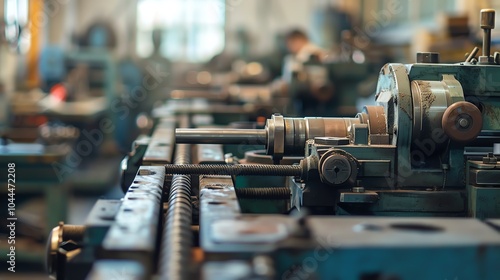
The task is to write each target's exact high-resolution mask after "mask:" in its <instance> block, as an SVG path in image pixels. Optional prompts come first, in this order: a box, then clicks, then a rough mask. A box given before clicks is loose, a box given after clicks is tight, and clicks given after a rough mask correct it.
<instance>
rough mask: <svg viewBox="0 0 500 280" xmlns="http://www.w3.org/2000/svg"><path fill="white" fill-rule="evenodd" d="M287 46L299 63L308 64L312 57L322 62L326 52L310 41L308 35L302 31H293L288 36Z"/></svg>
mask: <svg viewBox="0 0 500 280" xmlns="http://www.w3.org/2000/svg"><path fill="white" fill-rule="evenodd" d="M286 46H287V48H288V51H290V54H291V55H292V56H293V58H294V59H295V60H296V61H298V62H302V63H304V62H306V61H308V60H309V59H310V57H311V55H315V56H318V58H319V59H320V60H321V59H322V58H323V57H324V56H325V54H326V52H325V51H324V50H323V49H321V48H320V47H318V46H316V45H314V44H313V43H311V42H310V41H309V38H308V37H307V35H306V33H305V32H304V31H302V30H300V29H293V30H291V31H290V32H288V34H287V35H286Z"/></svg>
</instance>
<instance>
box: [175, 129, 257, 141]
mask: <svg viewBox="0 0 500 280" xmlns="http://www.w3.org/2000/svg"><path fill="white" fill-rule="evenodd" d="M266 137H267V135H266V130H265V129H227V128H203V129H200V128H197V129H189V128H177V129H176V130H175V141H176V143H186V144H242V143H247V144H262V145H264V144H265V143H266Z"/></svg>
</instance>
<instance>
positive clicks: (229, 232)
mask: <svg viewBox="0 0 500 280" xmlns="http://www.w3.org/2000/svg"><path fill="white" fill-rule="evenodd" d="M289 221H290V218H288V217H286V216H280V215H265V216H256V215H243V214H242V213H241V210H240V206H239V204H238V200H237V198H236V193H235V191H234V187H233V182H232V179H231V177H230V176H222V175H221V176H206V175H203V176H200V242H201V247H202V248H203V250H204V251H205V253H206V254H207V257H208V258H209V255H210V254H211V253H221V252H255V251H261V252H262V251H269V250H271V249H272V248H274V244H275V243H276V241H278V240H281V239H283V238H284V237H286V235H287V232H288V230H287V228H288V226H287V224H288V222H289Z"/></svg>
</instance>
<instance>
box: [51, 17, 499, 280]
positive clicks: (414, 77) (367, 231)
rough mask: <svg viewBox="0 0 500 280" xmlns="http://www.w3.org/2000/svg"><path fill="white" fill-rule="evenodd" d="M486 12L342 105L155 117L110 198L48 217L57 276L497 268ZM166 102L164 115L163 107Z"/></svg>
mask: <svg viewBox="0 0 500 280" xmlns="http://www.w3.org/2000/svg"><path fill="white" fill-rule="evenodd" d="M494 13H495V12H494V11H493V10H482V11H481V28H482V29H483V32H484V35H483V36H484V40H483V45H482V53H481V54H480V55H478V51H479V48H475V49H474V50H472V51H471V52H470V54H468V56H467V58H466V59H465V61H463V62H459V63H455V64H443V63H439V54H437V53H418V54H417V63H415V64H406V65H404V64H395V63H389V64H386V65H385V66H384V67H383V68H382V69H381V70H380V74H379V78H378V84H377V88H376V105H373V106H365V107H364V109H363V110H362V111H361V112H359V113H358V114H356V115H355V116H354V117H351V118H308V117H305V118H288V117H286V116H282V115H280V114H274V115H272V116H271V118H269V119H268V120H267V122H266V124H265V127H262V128H244V129H238V128H229V127H207V126H203V127H201V126H198V127H195V126H197V125H196V122H195V121H194V118H193V116H192V115H189V114H176V113H175V112H170V115H169V116H165V114H164V115H163V116H162V117H161V118H158V120H157V121H156V126H155V128H154V130H153V132H152V134H151V135H150V137H147V138H142V139H138V140H136V141H135V143H134V147H133V151H132V152H131V153H130V155H129V157H128V158H127V159H125V160H124V161H123V162H122V171H123V189H124V192H125V194H124V196H123V199H120V200H105V199H101V200H99V201H98V202H97V203H96V204H95V206H94V207H93V209H92V211H91V212H90V213H89V215H88V218H87V221H86V223H85V224H84V225H66V224H64V223H60V225H59V226H58V227H56V228H54V229H53V230H52V233H51V236H50V237H49V240H48V245H47V246H48V247H47V268H48V270H49V272H50V273H51V274H52V275H53V276H55V277H56V278H57V279H72V280H73V279H108V280H109V279H206V280H215V279H217V280H218V279H352V280H354V279H356V280H375V279H377V280H382V279H384V280H387V279H405V280H406V279H439V280H444V279H449V280H452V279H453V280H455V279H456V280H458V279H460V280H461V279H500V53H499V52H494V53H492V52H491V51H490V44H491V42H490V34H491V29H493V28H494ZM167 115H168V114H167Z"/></svg>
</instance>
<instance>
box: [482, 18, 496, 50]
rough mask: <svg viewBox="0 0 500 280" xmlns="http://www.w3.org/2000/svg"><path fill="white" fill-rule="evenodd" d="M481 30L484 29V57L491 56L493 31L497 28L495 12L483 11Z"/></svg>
mask: <svg viewBox="0 0 500 280" xmlns="http://www.w3.org/2000/svg"><path fill="white" fill-rule="evenodd" d="M481 28H482V29H483V56H486V57H489V56H490V46H491V29H493V28H495V10H493V9H482V10H481Z"/></svg>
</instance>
